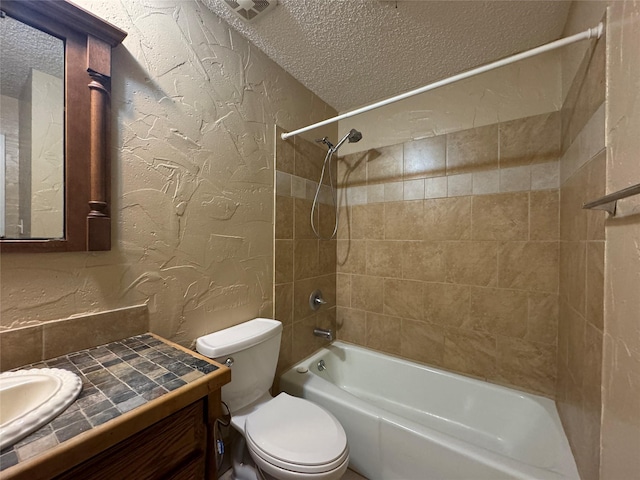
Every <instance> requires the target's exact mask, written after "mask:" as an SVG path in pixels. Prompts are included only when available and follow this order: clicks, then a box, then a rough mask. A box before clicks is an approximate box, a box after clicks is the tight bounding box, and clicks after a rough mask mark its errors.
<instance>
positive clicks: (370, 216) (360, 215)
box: [351, 203, 385, 240]
mask: <svg viewBox="0 0 640 480" xmlns="http://www.w3.org/2000/svg"><path fill="white" fill-rule="evenodd" d="M384 209H385V205H384V204H382V203H380V204H374V205H358V206H354V207H353V208H352V212H351V238H354V239H363V238H364V239H368V240H383V239H384V222H383V221H382V220H383V219H384Z"/></svg>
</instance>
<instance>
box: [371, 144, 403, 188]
mask: <svg viewBox="0 0 640 480" xmlns="http://www.w3.org/2000/svg"><path fill="white" fill-rule="evenodd" d="M376 152H377V153H378V155H377V156H374V155H370V156H369V158H367V183H383V182H393V181H401V180H402V176H403V175H402V170H403V155H402V144H400V145H391V146H389V147H381V148H378V149H376Z"/></svg>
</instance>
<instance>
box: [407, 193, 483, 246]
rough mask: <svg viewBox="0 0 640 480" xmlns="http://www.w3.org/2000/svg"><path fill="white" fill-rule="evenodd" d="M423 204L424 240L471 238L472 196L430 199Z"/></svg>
mask: <svg viewBox="0 0 640 480" xmlns="http://www.w3.org/2000/svg"><path fill="white" fill-rule="evenodd" d="M423 206H424V210H423V218H424V223H423V237H422V238H421V239H422V240H468V239H470V238H471V197H462V198H436V199H430V200H425V201H424V204H423ZM405 240H410V239H408V238H405Z"/></svg>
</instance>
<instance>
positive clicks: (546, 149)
mask: <svg viewBox="0 0 640 480" xmlns="http://www.w3.org/2000/svg"><path fill="white" fill-rule="evenodd" d="M499 130H500V168H504V167H511V166H518V165H529V164H532V163H545V162H549V161H553V160H556V159H557V158H558V157H559V156H560V115H559V114H558V112H551V113H545V114H543V115H536V116H533V117H526V118H521V119H518V120H512V121H509V122H503V123H501V124H500V125H499Z"/></svg>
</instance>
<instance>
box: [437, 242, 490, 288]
mask: <svg viewBox="0 0 640 480" xmlns="http://www.w3.org/2000/svg"><path fill="white" fill-rule="evenodd" d="M445 262H446V266H447V282H448V283H457V284H462V285H478V286H482V287H493V286H497V283H498V244H497V243H496V242H450V243H448V244H447V247H446V249H445Z"/></svg>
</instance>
